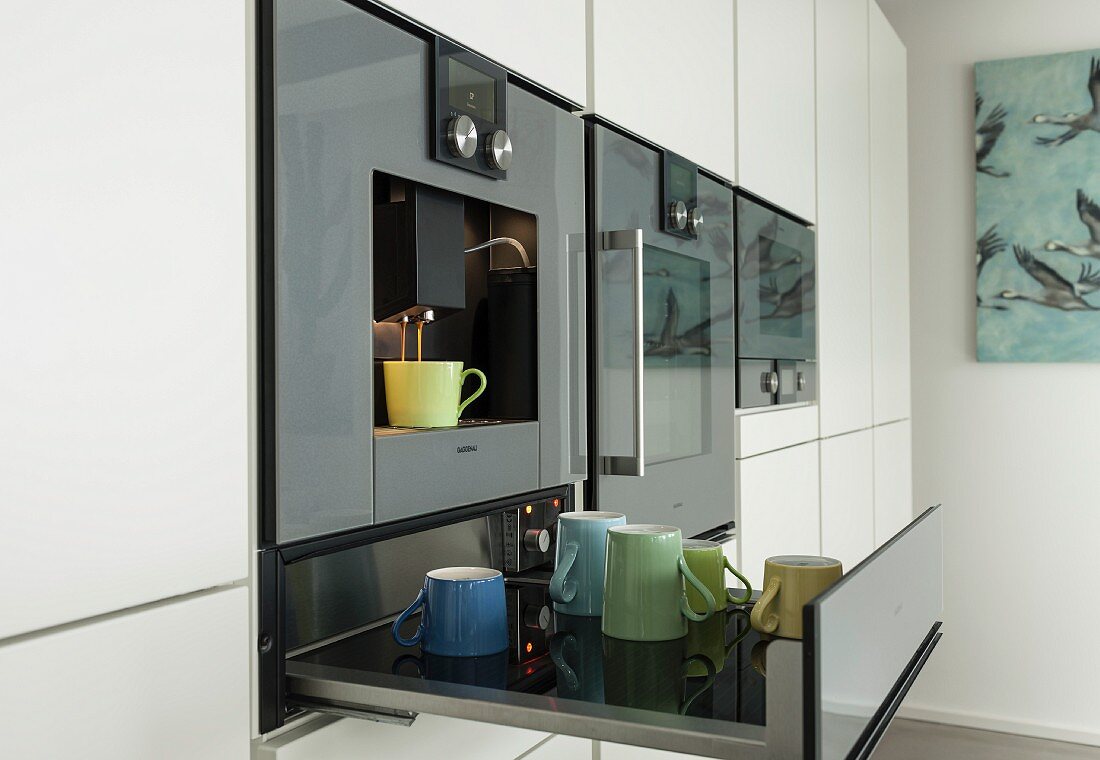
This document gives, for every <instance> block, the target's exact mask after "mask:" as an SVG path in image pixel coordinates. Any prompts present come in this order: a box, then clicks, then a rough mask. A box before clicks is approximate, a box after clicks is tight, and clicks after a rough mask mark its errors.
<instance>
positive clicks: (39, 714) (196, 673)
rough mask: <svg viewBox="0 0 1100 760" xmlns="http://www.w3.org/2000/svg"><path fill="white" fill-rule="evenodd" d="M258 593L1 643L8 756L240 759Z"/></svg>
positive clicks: (24, 759)
mask: <svg viewBox="0 0 1100 760" xmlns="http://www.w3.org/2000/svg"><path fill="white" fill-rule="evenodd" d="M250 650H251V647H249V635H248V590H247V589H244V588H232V589H227V590H224V591H218V592H216V593H211V594H205V595H202V596H197V597H192V598H189V599H185V600H182V601H178V602H173V603H168V604H164V605H163V606H160V607H154V608H151V609H147V610H143V611H140V612H133V613H124V614H121V615H118V616H115V617H109V618H106V619H103V620H99V621H96V622H93V623H88V624H86V625H80V626H75V627H72V628H68V629H65V630H60V631H57V632H55V633H47V634H43V635H41V636H37V637H31V638H27V639H23V640H20V641H18V642H15V643H11V644H6V645H0V673H3V674H4V675H3V682H4V688H3V689H0V715H3V716H4V718H3V730H2V731H0V757H10V758H20V760H36V759H37V758H42V760H47V759H49V760H53V759H54V758H62V757H64V758H81V760H99V759H100V758H102V760H148V758H152V757H155V758H158V760H175V759H176V758H178V759H179V760H195V758H203V760H221V759H223V758H224V760H240V759H241V758H245V757H248V742H249V734H250V730H249V716H250V712H249V702H248V690H249V686H248V685H249V672H248V659H249V651H250Z"/></svg>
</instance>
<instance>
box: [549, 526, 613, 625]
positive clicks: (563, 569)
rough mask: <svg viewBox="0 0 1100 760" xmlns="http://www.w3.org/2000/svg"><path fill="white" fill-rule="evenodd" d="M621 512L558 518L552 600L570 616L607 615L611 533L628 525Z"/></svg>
mask: <svg viewBox="0 0 1100 760" xmlns="http://www.w3.org/2000/svg"><path fill="white" fill-rule="evenodd" d="M625 524H626V515H622V514H619V513H618V512H563V513H562V514H560V515H558V548H557V555H556V556H555V568H554V576H553V577H552V578H551V579H550V598H551V599H553V600H554V609H555V610H556V611H557V612H564V613H565V614H566V615H579V616H582V617H598V616H600V615H602V614H603V574H604V567H605V566H606V565H607V529H608V528H610V527H612V526H615V525H625Z"/></svg>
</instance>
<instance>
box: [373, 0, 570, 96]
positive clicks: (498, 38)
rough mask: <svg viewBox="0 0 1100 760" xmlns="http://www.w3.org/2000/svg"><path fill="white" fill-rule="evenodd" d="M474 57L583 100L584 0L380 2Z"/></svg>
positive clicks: (396, 0)
mask: <svg viewBox="0 0 1100 760" xmlns="http://www.w3.org/2000/svg"><path fill="white" fill-rule="evenodd" d="M385 4H386V5H388V6H390V7H391V8H393V9H395V10H397V11H400V12H401V13H403V14H404V15H406V16H408V17H409V18H411V19H413V20H414V21H417V22H419V23H420V24H422V25H423V26H426V27H428V28H430V29H432V30H434V31H436V32H439V33H440V34H442V35H444V36H446V37H450V38H451V39H453V40H454V41H455V42H457V43H459V44H460V45H463V46H465V47H467V48H469V49H470V50H473V51H474V52H475V53H478V54H480V55H483V56H485V57H486V58H490V59H492V60H494V61H496V62H497V63H499V64H500V65H502V66H504V67H506V68H509V69H511V70H512V71H515V72H516V73H518V74H520V75H522V76H524V77H525V78H527V79H530V80H531V81H533V82H536V83H538V84H539V85H541V86H543V87H545V88H547V89H548V90H552V91H553V92H556V93H557V94H559V95H563V96H564V97H566V98H569V99H570V100H572V101H574V102H576V103H580V104H581V105H583V104H584V102H585V96H586V66H585V61H586V58H587V56H586V55H585V29H586V27H585V11H584V0H524V2H522V3H517V2H508V0H470V2H465V3H461V4H455V3H454V2H451V1H450V0H385Z"/></svg>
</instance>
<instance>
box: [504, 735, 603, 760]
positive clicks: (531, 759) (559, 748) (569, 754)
mask: <svg viewBox="0 0 1100 760" xmlns="http://www.w3.org/2000/svg"><path fill="white" fill-rule="evenodd" d="M596 744H597V742H594V741H592V740H591V739H581V738H580V737H577V736H561V735H559V736H553V737H551V738H550V739H549V740H547V741H546V742H545V743H543V744H541V745H540V746H539V747H538V748H537V749H536V750H535V751H533V752H531V753H530V754H526V755H523V758H522V760H593V754H592V748H593V746H594V745H596ZM516 760H520V758H516Z"/></svg>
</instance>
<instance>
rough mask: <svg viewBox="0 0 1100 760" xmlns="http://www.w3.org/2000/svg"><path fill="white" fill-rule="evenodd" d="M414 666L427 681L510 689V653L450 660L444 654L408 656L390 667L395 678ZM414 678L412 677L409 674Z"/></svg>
mask: <svg viewBox="0 0 1100 760" xmlns="http://www.w3.org/2000/svg"><path fill="white" fill-rule="evenodd" d="M405 666H411V667H412V668H415V669H416V675H417V677H418V678H423V679H425V680H428V681H446V682H447V683H460V684H465V685H467V686H484V687H485V688H488V689H506V688H508V652H497V653H496V654H489V655H483V656H481V657H447V656H445V655H441V654H425V655H423V656H422V657H417V656H415V655H411V654H406V655H402V656H400V657H398V658H397V659H396V660H394V661H393V666H392V667H391V668H390V672H392V673H393V674H394V675H395V676H399V675H402V674H403V673H402V669H403V668H405V672H406V673H407V670H408V669H409V668H406V667H405ZM410 675H411V674H410Z"/></svg>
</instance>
